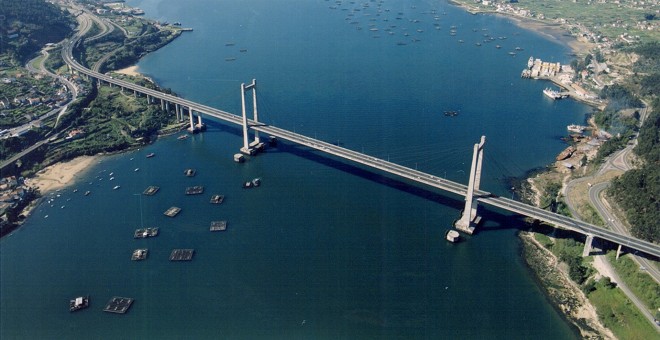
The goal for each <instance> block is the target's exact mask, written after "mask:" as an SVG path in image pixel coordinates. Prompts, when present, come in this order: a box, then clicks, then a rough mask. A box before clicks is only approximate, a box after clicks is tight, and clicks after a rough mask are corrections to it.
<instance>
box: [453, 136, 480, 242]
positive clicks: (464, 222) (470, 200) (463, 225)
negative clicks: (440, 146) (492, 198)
mask: <svg viewBox="0 0 660 340" xmlns="http://www.w3.org/2000/svg"><path fill="white" fill-rule="evenodd" d="M485 143H486V136H481V141H480V142H479V143H477V144H475V145H474V152H473V154H472V165H471V167H470V178H469V179H468V188H467V193H466V194H465V208H464V209H463V214H462V215H461V218H460V219H459V220H458V221H456V223H454V227H455V228H456V229H457V230H460V231H462V232H464V233H466V234H469V235H472V233H474V229H475V227H476V226H477V224H479V222H480V221H481V216H478V215H477V203H478V202H477V200H476V198H475V197H474V191H475V190H479V184H480V183H481V166H482V163H483V158H484V144H485Z"/></svg>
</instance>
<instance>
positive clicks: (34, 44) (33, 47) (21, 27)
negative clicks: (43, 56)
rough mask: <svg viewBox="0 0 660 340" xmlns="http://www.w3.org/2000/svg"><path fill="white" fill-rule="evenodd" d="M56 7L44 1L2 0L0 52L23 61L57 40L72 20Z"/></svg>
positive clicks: (68, 30) (70, 29)
mask: <svg viewBox="0 0 660 340" xmlns="http://www.w3.org/2000/svg"><path fill="white" fill-rule="evenodd" d="M71 20H72V19H71V17H70V16H68V15H67V13H65V12H63V11H62V10H61V9H60V8H59V7H57V6H56V5H53V4H51V3H48V2H46V1H44V0H2V2H1V5H0V35H1V36H2V39H0V53H3V54H4V53H7V54H9V55H10V56H11V57H12V59H14V60H16V61H18V62H20V63H23V62H25V61H26V60H27V59H29V57H30V56H31V55H32V54H33V53H35V52H36V51H38V50H39V49H40V48H41V47H43V46H44V45H45V44H46V43H49V42H50V43H56V42H59V41H61V40H62V39H64V38H65V37H66V36H67V35H69V33H71V31H72V26H71V24H73V23H74V22H72V21H71Z"/></svg>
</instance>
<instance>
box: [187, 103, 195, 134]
mask: <svg viewBox="0 0 660 340" xmlns="http://www.w3.org/2000/svg"><path fill="white" fill-rule="evenodd" d="M188 118H190V132H194V131H195V122H194V121H193V110H192V109H191V108H188Z"/></svg>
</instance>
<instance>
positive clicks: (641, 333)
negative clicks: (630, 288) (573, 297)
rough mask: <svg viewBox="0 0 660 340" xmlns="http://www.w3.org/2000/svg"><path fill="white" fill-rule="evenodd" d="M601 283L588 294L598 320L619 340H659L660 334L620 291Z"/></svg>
mask: <svg viewBox="0 0 660 340" xmlns="http://www.w3.org/2000/svg"><path fill="white" fill-rule="evenodd" d="M602 281H603V280H601V282H598V283H596V289H595V290H594V291H592V292H590V293H589V294H588V297H589V301H591V303H592V304H593V305H594V306H595V307H596V312H597V313H598V318H599V319H600V320H601V321H602V322H603V324H604V325H605V327H607V328H609V329H610V330H612V332H613V333H614V335H616V336H617V337H618V338H619V339H640V340H642V339H657V338H658V333H657V332H656V330H655V329H654V328H653V326H652V325H650V324H649V322H648V321H647V320H646V318H645V317H644V316H643V315H642V314H641V313H640V311H639V310H638V309H637V308H636V307H635V305H633V304H632V302H630V300H628V298H626V296H625V295H624V294H623V292H622V291H621V290H620V289H617V288H612V287H611V286H607V285H605V284H604V283H603V282H602Z"/></svg>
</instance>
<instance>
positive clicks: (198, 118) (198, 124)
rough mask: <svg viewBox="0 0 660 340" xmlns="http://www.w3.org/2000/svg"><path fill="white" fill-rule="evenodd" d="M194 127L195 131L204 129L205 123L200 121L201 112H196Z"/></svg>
mask: <svg viewBox="0 0 660 340" xmlns="http://www.w3.org/2000/svg"><path fill="white" fill-rule="evenodd" d="M195 129H196V130H197V131H204V130H206V124H204V123H203V122H202V113H201V112H198V115H197V125H195Z"/></svg>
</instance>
